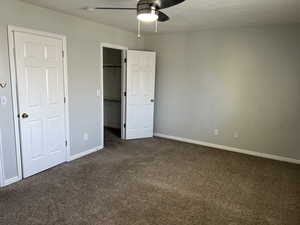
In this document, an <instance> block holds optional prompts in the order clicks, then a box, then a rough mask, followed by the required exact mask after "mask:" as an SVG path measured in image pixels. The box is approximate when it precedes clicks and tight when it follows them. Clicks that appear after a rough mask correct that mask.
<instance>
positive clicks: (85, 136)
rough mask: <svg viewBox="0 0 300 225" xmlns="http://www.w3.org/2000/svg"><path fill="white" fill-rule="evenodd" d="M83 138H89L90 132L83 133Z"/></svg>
mask: <svg viewBox="0 0 300 225" xmlns="http://www.w3.org/2000/svg"><path fill="white" fill-rule="evenodd" d="M83 140H85V141H87V140H89V134H88V133H84V134H83Z"/></svg>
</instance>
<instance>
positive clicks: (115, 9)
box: [94, 7, 136, 10]
mask: <svg viewBox="0 0 300 225" xmlns="http://www.w3.org/2000/svg"><path fill="white" fill-rule="evenodd" d="M94 9H109V10H136V8H110V7H95V8H94Z"/></svg>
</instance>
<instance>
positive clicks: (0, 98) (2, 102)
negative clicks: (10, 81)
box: [0, 96, 7, 105]
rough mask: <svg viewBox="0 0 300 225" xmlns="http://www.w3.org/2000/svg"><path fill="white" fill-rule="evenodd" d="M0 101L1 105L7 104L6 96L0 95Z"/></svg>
mask: <svg viewBox="0 0 300 225" xmlns="http://www.w3.org/2000/svg"><path fill="white" fill-rule="evenodd" d="M0 102H1V105H6V104H7V98H6V96H1V97H0Z"/></svg>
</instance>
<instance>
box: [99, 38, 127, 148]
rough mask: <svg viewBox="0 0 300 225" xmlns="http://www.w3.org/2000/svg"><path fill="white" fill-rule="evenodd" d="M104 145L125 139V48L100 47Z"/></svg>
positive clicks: (105, 45) (107, 45) (113, 46)
mask: <svg viewBox="0 0 300 225" xmlns="http://www.w3.org/2000/svg"><path fill="white" fill-rule="evenodd" d="M101 49H102V51H101V52H102V57H101V58H102V75H103V76H102V79H103V81H102V83H103V87H102V90H103V114H102V115H103V120H102V121H103V126H102V127H103V133H104V143H103V144H104V145H105V144H107V143H108V142H114V141H118V140H121V139H125V110H126V98H125V97H126V96H125V95H126V92H125V90H126V87H125V80H126V78H125V76H126V62H125V59H126V52H127V48H125V47H120V46H115V45H110V44H103V45H102V48H101Z"/></svg>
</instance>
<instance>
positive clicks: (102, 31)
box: [0, 0, 143, 179]
mask: <svg viewBox="0 0 300 225" xmlns="http://www.w3.org/2000/svg"><path fill="white" fill-rule="evenodd" d="M7 25H16V26H22V27H26V28H31V29H37V30H42V31H47V32H53V33H58V34H63V35H66V36H67V48H68V49H67V51H68V52H67V56H68V71H69V97H70V129H71V143H70V144H71V154H72V155H76V154H78V153H80V152H82V151H85V150H88V149H91V148H94V147H96V146H99V145H101V140H100V137H102V135H101V134H100V126H99V124H100V100H99V98H98V97H97V95H96V93H97V89H98V88H100V42H107V43H112V44H118V45H122V46H127V47H129V48H133V49H139V48H141V47H142V46H143V42H138V41H137V38H136V34H134V33H130V32H125V31H122V30H120V29H115V28H112V27H109V26H104V25H100V24H97V23H93V22H91V21H88V20H83V19H80V18H77V17H73V16H69V15H64V14H61V13H58V12H55V11H52V10H49V9H44V8H39V7H36V6H33V5H30V4H27V3H23V2H20V1H16V0H0V81H7V82H8V83H9V84H8V87H7V88H5V89H2V88H0V96H6V97H7V98H8V104H7V105H6V106H5V107H1V111H0V128H1V129H2V131H3V132H2V133H3V157H4V171H5V179H9V178H13V177H16V176H17V175H18V174H17V164H16V148H15V143H14V129H13V118H12V100H11V88H10V86H11V84H10V70H9V59H8V44H7ZM84 132H87V133H88V134H89V140H88V141H84V140H83V134H84Z"/></svg>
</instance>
